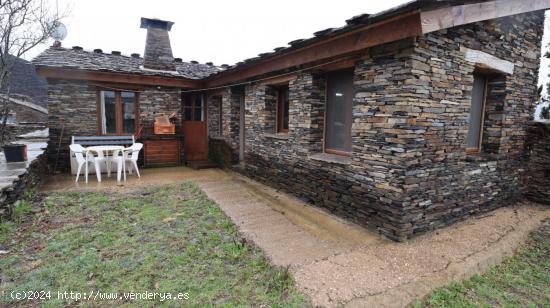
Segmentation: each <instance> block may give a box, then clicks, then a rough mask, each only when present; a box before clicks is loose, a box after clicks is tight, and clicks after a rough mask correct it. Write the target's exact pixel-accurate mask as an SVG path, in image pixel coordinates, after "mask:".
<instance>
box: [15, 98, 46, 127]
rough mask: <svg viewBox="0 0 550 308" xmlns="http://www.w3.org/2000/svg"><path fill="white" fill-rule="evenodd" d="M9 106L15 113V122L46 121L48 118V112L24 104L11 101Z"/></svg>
mask: <svg viewBox="0 0 550 308" xmlns="http://www.w3.org/2000/svg"><path fill="white" fill-rule="evenodd" d="M8 108H9V110H10V111H9V112H10V113H13V114H15V118H14V120H15V123H22V122H27V123H46V120H47V118H48V115H47V114H45V113H43V112H40V111H38V110H36V109H33V108H30V107H27V106H24V105H20V104H15V103H10V104H9V106H8Z"/></svg>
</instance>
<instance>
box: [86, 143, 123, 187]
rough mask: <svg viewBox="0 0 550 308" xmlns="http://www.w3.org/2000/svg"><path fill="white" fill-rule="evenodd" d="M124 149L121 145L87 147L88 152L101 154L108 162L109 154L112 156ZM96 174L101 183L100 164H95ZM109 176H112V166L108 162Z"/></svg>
mask: <svg viewBox="0 0 550 308" xmlns="http://www.w3.org/2000/svg"><path fill="white" fill-rule="evenodd" d="M123 149H124V147H123V146H121V145H98V146H91V147H87V148H86V151H89V152H94V153H96V154H98V155H99V153H100V152H101V153H102V154H103V157H105V161H106V162H107V161H108V159H109V154H112V153H113V152H114V151H117V150H123ZM95 174H96V176H97V181H98V182H101V167H100V166H99V163H95ZM107 174H108V175H110V174H111V164H110V163H109V162H107Z"/></svg>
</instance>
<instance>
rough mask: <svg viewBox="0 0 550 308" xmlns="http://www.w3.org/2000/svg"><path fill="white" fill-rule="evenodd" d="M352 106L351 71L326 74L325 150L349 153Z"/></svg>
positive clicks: (342, 153)
mask: <svg viewBox="0 0 550 308" xmlns="http://www.w3.org/2000/svg"><path fill="white" fill-rule="evenodd" d="M352 107H353V71H349V70H346V71H339V72H335V73H332V74H330V75H328V79H327V107H326V121H325V122H326V124H325V152H327V153H331V154H338V155H349V153H350V152H351V122H352Z"/></svg>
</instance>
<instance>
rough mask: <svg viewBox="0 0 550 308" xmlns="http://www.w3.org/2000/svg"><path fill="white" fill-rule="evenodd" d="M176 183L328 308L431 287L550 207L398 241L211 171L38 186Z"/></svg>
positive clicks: (501, 252)
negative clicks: (188, 184)
mask: <svg viewBox="0 0 550 308" xmlns="http://www.w3.org/2000/svg"><path fill="white" fill-rule="evenodd" d="M178 181H194V182H196V183H197V184H198V185H199V186H200V187H201V189H202V190H203V191H204V192H205V193H206V194H207V195H208V197H209V198H210V199H212V200H214V201H215V202H217V203H218V204H219V206H220V207H221V208H222V210H223V211H224V212H225V213H226V214H227V215H228V216H229V217H230V218H231V219H232V220H233V222H234V223H235V224H236V225H237V227H238V228H239V230H240V232H241V233H242V234H243V235H244V236H245V237H246V238H247V239H249V240H250V241H252V242H254V243H255V244H256V245H257V246H258V247H260V248H261V249H262V250H263V251H264V252H265V253H266V255H267V256H268V257H269V259H270V260H271V261H272V262H273V263H274V264H275V265H280V266H288V267H289V268H290V270H291V273H292V274H293V276H294V279H295V280H296V284H297V287H298V288H299V289H300V290H301V291H302V292H303V293H305V294H307V295H308V296H309V297H310V299H311V301H312V303H313V304H314V305H319V306H327V307H331V306H340V305H346V306H351V307H370V306H377V307H403V306H406V305H407V304H408V303H410V302H411V301H412V300H414V299H418V298H422V297H423V296H425V295H426V294H428V293H429V292H430V291H431V290H432V289H434V288H437V287H440V286H443V285H446V284H448V283H450V282H451V281H454V280H460V279H464V278H466V277H470V276H472V275H473V274H477V273H480V272H482V271H483V270H485V269H486V268H488V267H489V266H492V265H495V264H498V263H499V262H500V260H501V259H502V257H503V256H506V255H510V254H512V253H513V252H514V250H515V249H516V248H517V247H518V246H519V245H520V244H521V243H522V242H523V241H524V240H525V238H526V237H527V235H528V233H529V232H530V231H531V230H533V229H535V228H536V227H537V226H538V225H539V224H540V222H541V221H542V220H543V219H544V218H547V217H550V208H548V207H546V208H544V207H541V206H537V205H534V204H531V203H527V202H524V203H519V204H517V205H515V206H512V207H506V208H502V209H499V210H496V211H493V212H491V213H489V214H486V215H484V216H480V217H476V218H471V219H468V220H466V221H463V222H460V223H457V224H455V225H453V226H451V227H447V228H444V229H441V230H439V231H436V232H432V233H430V234H426V235H423V236H420V237H418V238H415V239H413V240H410V241H408V242H405V243H396V242H392V241H389V240H386V239H383V238H381V237H380V236H378V235H376V234H374V233H372V232H369V231H366V230H365V229H363V228H361V227H358V226H356V225H353V224H351V223H349V222H347V221H344V220H342V219H339V218H337V217H334V216H332V215H330V214H328V213H326V212H325V211H323V210H320V209H317V208H314V207H311V206H309V205H307V204H305V203H303V202H302V201H300V200H298V199H296V198H293V197H291V196H288V195H286V194H283V193H280V192H278V191H276V190H274V189H272V188H269V187H267V186H265V185H262V184H259V183H257V182H254V181H252V180H250V179H248V178H245V177H243V176H240V175H238V174H235V173H232V172H227V171H222V170H217V169H209V170H201V171H194V170H191V169H189V168H184V167H182V168H163V169H144V170H143V171H142V178H141V179H140V180H138V179H137V177H136V176H131V177H130V178H129V180H128V181H127V182H126V183H124V185H123V186H119V185H117V183H116V180H114V177H113V176H112V177H111V178H109V179H107V178H106V179H105V180H104V182H102V183H97V182H96V181H95V179H93V178H91V180H90V183H89V184H87V185H86V184H84V183H83V182H81V183H79V184H78V185H77V184H75V183H74V178H73V177H71V176H70V175H59V176H55V177H53V178H51V179H49V180H48V183H47V184H46V185H45V186H44V187H43V190H44V191H55V190H62V191H67V190H74V189H77V190H81V189H83V190H113V191H132V190H138V189H140V188H141V187H143V186H149V185H161V184H168V183H174V182H178Z"/></svg>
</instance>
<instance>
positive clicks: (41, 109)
mask: <svg viewBox="0 0 550 308" xmlns="http://www.w3.org/2000/svg"><path fill="white" fill-rule="evenodd" d="M0 97H2V98H5V97H6V95H4V94H0ZM10 103H13V104H17V105H20V106H24V107H28V108H30V109H34V110H36V111H38V112H41V113H43V114H48V109H46V108H44V107H42V106H39V105H37V104H34V103H32V102H30V101H26V100H22V99H18V98H14V97H10Z"/></svg>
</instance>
